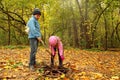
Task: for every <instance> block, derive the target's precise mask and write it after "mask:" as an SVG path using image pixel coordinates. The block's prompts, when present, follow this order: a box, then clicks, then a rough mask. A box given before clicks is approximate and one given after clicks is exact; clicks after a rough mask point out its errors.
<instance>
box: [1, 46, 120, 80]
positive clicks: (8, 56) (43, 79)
mask: <svg viewBox="0 0 120 80" xmlns="http://www.w3.org/2000/svg"><path fill="white" fill-rule="evenodd" d="M29 52H30V49H29V47H19V48H15V47H12V48H11V47H10V48H6V47H1V48H0V80H120V51H119V50H118V51H97V50H95V51H88V50H81V49H73V48H68V49H65V50H64V56H65V59H64V69H63V71H60V70H59V68H57V65H58V56H57V55H56V57H55V67H54V68H55V69H51V68H49V67H48V66H49V65H50V55H49V53H48V52H47V51H46V50H45V48H43V47H39V49H38V52H37V55H36V61H37V67H36V69H35V71H30V70H29V68H28V63H29ZM45 66H47V67H48V68H46V69H51V70H54V71H52V72H50V70H46V72H45Z"/></svg>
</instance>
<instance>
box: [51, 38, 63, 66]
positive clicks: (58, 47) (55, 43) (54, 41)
mask: <svg viewBox="0 0 120 80" xmlns="http://www.w3.org/2000/svg"><path fill="white" fill-rule="evenodd" d="M49 46H50V50H51V52H52V54H51V66H54V57H55V55H56V51H58V56H59V67H62V66H63V60H64V56H63V44H62V42H61V40H60V38H59V37H57V36H51V37H50V38H49Z"/></svg>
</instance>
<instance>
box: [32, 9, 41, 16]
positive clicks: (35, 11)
mask: <svg viewBox="0 0 120 80" xmlns="http://www.w3.org/2000/svg"><path fill="white" fill-rule="evenodd" d="M36 14H39V15H41V12H40V10H39V8H35V9H34V11H33V15H36Z"/></svg>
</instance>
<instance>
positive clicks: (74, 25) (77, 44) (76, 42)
mask: <svg viewBox="0 0 120 80" xmlns="http://www.w3.org/2000/svg"><path fill="white" fill-rule="evenodd" d="M71 12H72V23H73V30H74V43H75V45H74V46H75V47H79V40H78V31H77V25H76V21H75V15H74V12H73V8H72V6H71Z"/></svg>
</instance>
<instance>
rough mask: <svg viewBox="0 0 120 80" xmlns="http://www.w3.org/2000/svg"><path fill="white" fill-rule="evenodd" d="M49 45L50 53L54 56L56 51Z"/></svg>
mask: <svg viewBox="0 0 120 80" xmlns="http://www.w3.org/2000/svg"><path fill="white" fill-rule="evenodd" d="M49 47H50V49H51V52H52V55H53V56H54V55H55V54H56V51H55V50H54V47H53V46H51V45H50V46H49Z"/></svg>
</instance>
